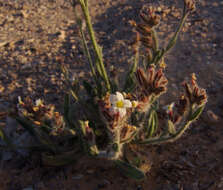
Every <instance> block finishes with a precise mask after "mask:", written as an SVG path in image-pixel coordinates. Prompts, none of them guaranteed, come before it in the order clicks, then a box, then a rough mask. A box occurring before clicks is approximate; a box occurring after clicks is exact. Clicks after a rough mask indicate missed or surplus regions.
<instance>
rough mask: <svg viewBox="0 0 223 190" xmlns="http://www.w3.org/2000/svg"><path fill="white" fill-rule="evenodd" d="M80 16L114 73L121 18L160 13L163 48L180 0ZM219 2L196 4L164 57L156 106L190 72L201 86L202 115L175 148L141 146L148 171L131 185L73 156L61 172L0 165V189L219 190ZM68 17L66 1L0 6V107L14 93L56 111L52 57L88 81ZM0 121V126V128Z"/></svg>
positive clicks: (98, 6) (101, 5) (121, 54)
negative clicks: (87, 19) (149, 10)
mask: <svg viewBox="0 0 223 190" xmlns="http://www.w3.org/2000/svg"><path fill="white" fill-rule="evenodd" d="M89 3H90V12H91V16H92V20H93V22H94V28H95V30H96V31H97V37H98V41H99V43H100V45H102V46H103V53H104V60H105V63H106V67H107V68H108V69H109V68H110V67H111V66H115V67H116V68H118V71H119V74H120V75H124V74H125V73H126V68H127V67H128V66H129V64H131V63H132V50H131V47H130V46H129V43H130V42H131V40H132V39H133V37H134V36H133V33H132V32H131V31H132V29H131V27H130V25H129V24H128V21H129V20H138V13H139V10H140V8H141V7H142V6H143V5H145V4H149V5H156V6H158V7H160V9H159V14H160V15H161V16H162V21H161V24H160V26H159V28H158V35H159V36H160V40H161V41H162V43H163V44H166V42H167V39H169V38H170V36H171V35H172V34H173V31H174V30H175V27H176V24H177V21H178V20H179V18H180V15H181V14H180V12H181V10H182V2H181V1H177V0H169V1H164V0H160V1H158V0H150V1H149V0H147V1H146V0H100V1H99V0H98V1H97V0H91V1H89ZM222 17H223V2H222V1H221V0H212V1H209V0H202V1H201V0H200V1H197V10H196V12H194V13H193V14H192V15H191V16H190V17H189V18H188V20H187V22H186V25H185V27H184V29H183V30H184V33H181V35H180V37H179V39H178V42H177V45H176V47H175V48H174V49H173V50H172V51H171V52H170V53H169V55H168V56H167V57H166V63H167V68H166V75H167V78H168V80H169V90H168V95H167V96H166V98H163V99H162V100H161V102H167V103H170V102H171V101H173V100H174V98H176V97H178V96H179V92H180V90H181V87H180V84H181V82H182V81H184V80H185V79H187V78H188V77H189V76H190V74H191V73H192V72H195V73H196V74H197V78H198V82H199V84H200V86H201V87H203V88H206V89H207V94H208V98H209V99H208V100H209V101H208V104H207V107H206V109H205V111H204V113H203V115H202V117H201V118H200V119H199V121H197V122H196V123H195V124H193V126H192V127H191V128H190V129H189V130H188V131H187V132H186V134H185V135H184V136H183V137H182V138H181V139H180V140H178V141H177V142H176V143H172V144H167V145H163V146H156V147H148V152H151V155H152V156H151V158H150V159H151V161H152V168H151V171H150V172H149V173H148V175H147V178H146V179H145V180H144V181H141V182H135V181H134V180H131V179H127V178H125V177H124V176H123V175H122V174H121V173H120V172H119V170H117V169H115V168H113V167H112V166H110V165H109V164H107V163H104V162H95V161H94V160H88V159H83V160H81V161H78V163H75V164H74V165H71V166H69V167H64V168H47V167H42V166H41V163H40V162H39V159H37V158H38V156H36V155H33V156H32V158H17V157H16V159H13V160H9V161H7V162H2V163H1V168H0V189H1V190H20V189H24V188H30V189H38V190H43V189H50V190H51V189H55V190H62V189H66V190H98V189H120V190H124V189H126V190H140V189H145V190H222V189H223V177H222V176H223V130H222V125H223V121H222V118H223V98H222V93H223V82H222V81H223V64H222V63H223V51H222V48H223V36H222V34H223V19H221V18H222ZM77 31H78V30H77V26H76V24H75V19H74V13H73V10H72V7H71V6H70V3H69V1H66V0H0V103H1V105H3V104H4V105H5V104H7V105H9V107H10V105H12V104H13V103H15V102H16V101H17V97H18V96H22V97H23V96H31V97H32V98H43V99H44V100H45V101H46V102H47V103H53V104H56V105H57V106H58V107H59V105H60V103H61V101H62V97H63V85H62V81H61V79H62V75H61V72H60V69H59V65H58V64H59V63H58V62H57V60H56V57H57V56H59V57H60V58H63V59H64V63H65V64H66V66H67V67H68V68H69V70H70V71H71V73H72V76H71V77H79V78H80V79H81V78H84V77H88V76H89V68H88V66H87V65H86V64H84V63H86V60H85V59H84V56H83V51H82V50H81V48H80V41H79V38H78V32H77ZM3 122H4V120H2V121H1V123H3Z"/></svg>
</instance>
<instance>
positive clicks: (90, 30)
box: [79, 0, 111, 91]
mask: <svg viewBox="0 0 223 190" xmlns="http://www.w3.org/2000/svg"><path fill="white" fill-rule="evenodd" d="M79 2H80V5H81V8H82V11H83V13H84V17H85V20H86V24H87V29H88V33H89V35H90V38H91V41H92V44H93V49H94V51H95V53H96V56H97V59H98V63H99V66H100V69H101V73H102V76H103V78H104V80H105V84H106V87H107V90H108V91H110V90H111V86H110V83H109V80H108V75H107V72H106V70H105V67H104V63H103V58H102V53H101V50H100V47H99V45H98V44H97V41H96V39H95V34H94V29H93V26H92V23H91V17H90V15H89V11H88V7H87V0H85V1H83V0H79ZM98 63H96V64H98Z"/></svg>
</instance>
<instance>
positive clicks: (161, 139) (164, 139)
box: [135, 121, 191, 145]
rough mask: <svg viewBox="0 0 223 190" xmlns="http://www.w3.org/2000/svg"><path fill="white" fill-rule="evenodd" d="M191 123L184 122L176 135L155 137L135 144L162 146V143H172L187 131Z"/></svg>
mask: <svg viewBox="0 0 223 190" xmlns="http://www.w3.org/2000/svg"><path fill="white" fill-rule="evenodd" d="M190 124H191V121H188V122H186V124H185V125H184V127H182V128H181V129H180V130H178V132H177V133H175V134H173V135H171V136H168V137H155V138H152V139H148V140H145V141H141V142H135V143H136V144H146V145H149V144H163V143H168V142H174V141H176V140H177V139H179V138H180V137H181V136H182V135H183V133H184V132H185V131H186V130H187V129H188V127H189V126H190Z"/></svg>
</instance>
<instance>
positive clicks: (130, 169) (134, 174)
mask: <svg viewBox="0 0 223 190" xmlns="http://www.w3.org/2000/svg"><path fill="white" fill-rule="evenodd" d="M114 163H115V165H116V166H117V167H118V168H119V169H120V170H121V172H122V173H123V174H124V175H125V176H127V177H130V178H133V179H136V180H143V179H144V178H145V174H144V172H142V171H141V170H140V169H138V168H136V167H135V166H133V165H130V164H128V163H127V162H124V161H122V160H115V161H114Z"/></svg>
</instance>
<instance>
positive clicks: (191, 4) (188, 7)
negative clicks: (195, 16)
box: [184, 0, 196, 12]
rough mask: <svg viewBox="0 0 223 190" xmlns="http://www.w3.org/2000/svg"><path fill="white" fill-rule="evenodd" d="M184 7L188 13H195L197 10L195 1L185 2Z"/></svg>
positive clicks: (186, 0)
mask: <svg viewBox="0 0 223 190" xmlns="http://www.w3.org/2000/svg"><path fill="white" fill-rule="evenodd" d="M184 5H185V7H186V11H187V12H193V11H195V9H196V6H195V2H194V0H184Z"/></svg>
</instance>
